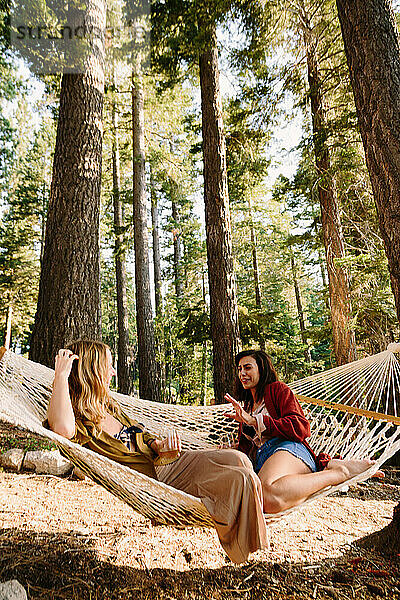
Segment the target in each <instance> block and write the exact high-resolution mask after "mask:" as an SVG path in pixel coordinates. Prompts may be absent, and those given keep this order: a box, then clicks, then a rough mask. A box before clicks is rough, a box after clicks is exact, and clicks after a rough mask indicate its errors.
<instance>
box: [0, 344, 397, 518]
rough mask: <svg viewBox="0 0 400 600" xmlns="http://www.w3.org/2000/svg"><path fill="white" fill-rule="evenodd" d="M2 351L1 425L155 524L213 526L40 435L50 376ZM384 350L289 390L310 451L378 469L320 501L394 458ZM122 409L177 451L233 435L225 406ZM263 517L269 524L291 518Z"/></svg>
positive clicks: (142, 403)
mask: <svg viewBox="0 0 400 600" xmlns="http://www.w3.org/2000/svg"><path fill="white" fill-rule="evenodd" d="M2 350H3V352H4V349H0V420H3V421H7V422H8V423H11V424H13V425H18V426H20V427H23V428H24V429H27V430H29V431H31V432H34V433H37V434H40V435H43V436H46V437H48V438H50V439H51V440H53V441H55V442H56V443H57V445H58V446H59V447H60V448H61V449H62V451H63V453H64V454H66V455H67V456H68V458H69V459H70V460H71V462H73V463H74V464H75V465H77V466H78V467H79V468H80V469H81V470H82V471H83V472H84V473H85V474H86V475H88V476H89V477H91V478H92V479H93V480H94V481H96V482H97V483H99V484H100V485H102V486H104V487H105V488H106V489H107V490H109V491H110V492H112V493H113V494H115V495H116V496H118V497H119V498H121V499H122V500H123V501H125V502H126V503H127V504H129V505H130V506H131V507H132V508H134V509H135V510H137V511H138V512H140V513H141V514H143V515H144V516H145V517H148V518H150V519H152V520H153V521H156V522H158V523H160V524H164V525H175V526H178V527H185V526H211V527H212V526H213V521H212V519H211V517H210V515H209V513H208V511H207V510H206V508H205V507H204V505H203V504H202V503H201V502H200V500H199V499H198V498H195V497H193V496H190V495H188V494H186V493H184V492H181V491H180V490H176V489H174V488H172V487H169V486H167V485H165V484H163V483H161V482H159V481H156V480H154V479H151V478H149V477H147V476H145V475H142V474H140V473H137V472H136V471H133V470H132V469H130V468H129V467H126V466H123V465H120V464H118V463H115V462H114V461H112V460H110V459H108V458H106V457H104V456H101V455H100V454H97V453H95V452H92V451H91V450H88V449H86V448H84V447H83V446H80V445H78V444H74V443H72V442H71V441H69V440H67V439H66V438H64V437H62V436H59V435H57V434H56V433H53V432H52V431H49V430H47V429H45V428H44V427H43V426H42V424H41V423H42V421H43V420H44V418H45V415H46V409H47V403H48V400H49V397H50V394H51V384H52V381H53V377H54V371H53V370H52V369H49V368H47V367H44V366H42V365H40V364H38V363H34V362H32V361H29V360H27V359H26V358H23V357H22V356H19V355H16V354H14V353H13V352H11V351H6V352H4V355H3V358H2V359H1V354H2ZM393 351H396V352H397V351H400V345H399V344H394V345H393V344H391V345H390V346H389V347H388V350H386V351H385V352H382V353H380V354H377V355H375V356H371V357H368V358H365V359H362V360H359V361H356V362H353V363H349V364H347V365H344V366H341V367H337V368H336V369H332V370H330V371H326V372H324V373H321V374H317V375H313V376H311V377H307V378H306V379H302V380H300V381H297V382H295V383H292V384H291V385H290V387H291V388H292V390H293V391H294V392H295V394H296V395H297V397H298V398H299V400H300V401H301V403H302V406H303V409H304V411H305V413H306V416H307V418H308V419H309V420H310V422H311V432H312V433H311V438H310V440H309V442H310V445H311V447H312V448H313V450H314V451H315V452H316V453H317V454H318V453H319V452H320V451H323V452H327V453H329V454H330V455H331V456H334V455H335V454H340V455H341V456H342V457H343V458H366V457H369V458H375V459H376V463H375V464H374V465H373V466H371V468H369V469H368V471H365V472H364V473H362V474H360V475H358V476H356V477H353V478H352V479H350V480H348V481H346V482H344V483H342V484H340V485H337V486H333V487H329V488H325V489H324V490H322V491H320V492H318V493H316V494H313V495H312V496H310V498H308V499H307V500H306V501H305V502H304V503H303V504H302V505H301V506H304V505H305V504H308V503H309V502H311V501H312V500H313V499H315V498H316V497H320V496H326V495H327V494H330V493H332V492H334V491H337V490H339V489H341V488H343V487H344V486H347V485H348V484H349V483H355V482H357V481H362V480H364V479H367V478H368V477H370V476H371V475H372V474H373V473H374V472H376V471H377V470H378V468H379V467H380V466H381V465H382V464H383V463H384V462H385V461H387V460H388V459H389V458H390V457H391V456H393V455H394V454H395V453H396V452H397V451H398V450H400V416H399V415H400V363H399V362H398V360H397V359H396V358H395V356H394V354H393ZM113 396H114V397H115V398H116V399H117V400H118V402H119V403H120V406H121V408H122V409H123V411H124V412H125V413H127V414H128V415H129V416H130V417H132V418H134V419H136V420H137V421H139V423H141V424H142V425H144V427H145V428H146V430H148V431H149V432H151V433H154V434H156V435H157V436H162V435H163V434H164V433H165V431H166V430H168V429H171V428H175V429H176V430H177V431H178V432H179V434H180V436H181V438H182V446H183V449H200V448H214V449H215V447H216V446H218V445H219V444H220V443H221V442H224V441H225V440H226V439H228V438H229V437H230V438H232V436H233V435H234V434H235V433H236V430H237V425H236V423H233V422H230V421H229V420H228V419H226V418H225V417H224V416H223V413H224V412H225V411H226V410H227V405H217V406H205V407H203V406H183V405H173V404H163V403H158V402H151V401H149V400H141V399H138V398H133V397H128V396H124V395H122V394H117V393H113ZM298 508H299V507H294V508H291V509H288V510H286V511H284V512H282V513H279V514H274V515H266V520H267V522H268V523H272V522H274V521H276V520H278V519H279V518H281V517H282V516H285V515H287V514H289V513H290V512H292V511H294V510H297V509H298Z"/></svg>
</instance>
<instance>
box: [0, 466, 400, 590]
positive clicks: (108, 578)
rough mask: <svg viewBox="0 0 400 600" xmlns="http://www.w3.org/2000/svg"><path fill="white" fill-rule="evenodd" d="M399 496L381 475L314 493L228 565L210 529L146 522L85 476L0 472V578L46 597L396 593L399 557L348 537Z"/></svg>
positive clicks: (367, 528) (365, 528)
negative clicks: (242, 558)
mask: <svg viewBox="0 0 400 600" xmlns="http://www.w3.org/2000/svg"><path fill="white" fill-rule="evenodd" d="M398 501H399V487H398V486H396V485H394V484H388V483H385V484H382V483H380V482H376V483H372V482H371V483H368V484H364V485H359V486H358V487H357V488H352V490H351V491H350V494H348V495H347V496H336V497H331V498H328V499H321V500H318V501H316V502H315V503H314V504H313V505H312V506H311V507H309V508H307V509H305V510H304V511H303V512H298V513H296V514H294V515H292V516H291V517H290V518H288V520H287V521H282V522H280V523H279V525H276V526H275V527H274V528H273V529H272V531H271V548H270V550H269V551H267V550H265V551H263V552H258V553H256V554H254V555H253V556H252V558H251V560H250V561H249V562H248V563H246V564H244V565H241V566H234V565H232V563H230V562H229V561H228V560H227V559H226V557H225V554H224V552H223V551H222V549H221V547H220V545H219V543H218V538H217V536H216V534H215V531H213V530H206V529H200V528H199V529H198V528H187V529H184V530H178V529H175V528H172V527H155V526H152V525H151V523H150V522H149V521H148V520H146V519H145V518H143V517H142V516H140V515H138V514H137V513H135V512H134V511H132V510H131V509H130V508H129V507H128V506H126V505H125V504H123V503H122V502H121V501H120V500H118V499H117V498H115V497H113V496H112V495H110V494H109V493H108V492H107V491H105V490H104V489H103V488H101V487H99V486H97V485H96V484H94V483H92V482H91V481H88V480H85V481H73V480H70V479H60V478H58V477H51V476H43V475H34V474H26V473H25V474H14V473H6V472H1V473H0V526H1V531H0V581H5V580H8V579H14V578H16V579H18V580H19V581H20V582H21V583H22V584H23V585H24V586H25V588H26V589H27V590H28V595H29V598H35V599H43V600H44V599H46V600H47V599H68V600H117V599H120V600H125V599H126V600H129V599H133V598H135V599H136V598H138V599H141V600H156V599H157V600H181V599H190V600H208V599H213V600H214V599H215V600H234V599H239V598H240V599H241V598H243V599H246V600H247V599H248V600H263V599H272V598H274V599H278V600H279V599H286V600H289V599H296V600H308V599H310V600H311V599H320V598H321V599H323V598H338V599H340V600H345V599H346V600H347V599H349V600H350V599H351V600H352V599H354V598H356V599H357V600H363V599H370V598H390V599H392V598H400V583H399V574H400V561H399V556H397V557H392V558H391V559H387V558H383V557H381V556H379V555H377V554H374V553H368V552H366V551H364V550H360V549H357V547H355V546H354V545H353V542H354V541H355V540H356V539H358V538H360V537H363V536H364V535H366V534H368V533H370V532H372V531H376V530H378V529H381V528H382V527H384V526H385V525H387V524H388V523H389V521H390V519H391V515H392V512H393V507H394V506H395V505H396V503H397V502H398Z"/></svg>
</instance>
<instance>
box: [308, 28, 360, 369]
mask: <svg viewBox="0 0 400 600" xmlns="http://www.w3.org/2000/svg"><path fill="white" fill-rule="evenodd" d="M304 41H305V47H306V54H307V74H308V83H309V95H310V101H311V114H312V126H313V141H314V152H315V164H316V169H317V173H318V196H319V201H320V205H321V222H322V235H323V241H324V246H325V253H326V265H327V270H328V281H329V296H330V309H331V322H332V336H333V345H334V351H335V357H336V363H337V364H338V365H343V364H346V363H348V362H351V361H353V360H356V346H355V336H354V332H353V331H352V330H351V312H352V311H351V301H350V289H349V280H348V276H347V272H346V269H345V268H344V267H341V266H339V265H337V264H336V262H335V261H336V259H341V258H344V256H345V252H344V241H343V232H342V225H341V219H340V211H339V204H338V199H337V194H336V190H335V186H334V182H333V178H332V174H331V162H330V155H329V150H328V147H327V144H326V135H327V134H326V126H325V113H324V108H323V101H322V97H321V82H320V76H319V71H318V64H317V61H316V48H315V44H314V43H313V40H312V31H311V29H310V30H306V31H305V33H304Z"/></svg>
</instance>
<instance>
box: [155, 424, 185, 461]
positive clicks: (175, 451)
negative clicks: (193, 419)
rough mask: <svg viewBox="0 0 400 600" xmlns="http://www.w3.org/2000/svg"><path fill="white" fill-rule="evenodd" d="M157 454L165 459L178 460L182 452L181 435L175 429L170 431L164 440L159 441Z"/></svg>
mask: <svg viewBox="0 0 400 600" xmlns="http://www.w3.org/2000/svg"><path fill="white" fill-rule="evenodd" d="M155 450H156V452H157V454H158V455H159V456H161V457H163V458H176V457H178V456H179V454H180V453H181V450H182V444H181V438H180V437H179V433H178V432H177V431H175V429H173V430H172V431H169V432H168V433H167V435H166V437H165V438H164V439H163V440H157V445H156V449H155Z"/></svg>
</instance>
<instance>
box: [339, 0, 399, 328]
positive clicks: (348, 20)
mask: <svg viewBox="0 0 400 600" xmlns="http://www.w3.org/2000/svg"><path fill="white" fill-rule="evenodd" d="M337 8H338V13H339V20H340V25H341V29H342V35H343V42H344V48H345V52H346V57H347V63H348V66H349V71H350V80H351V85H352V88H353V92H354V99H355V104H356V110H357V116H358V122H359V126H360V132H361V137H362V141H363V145H364V150H365V158H366V162H367V167H368V171H369V175H370V178H371V184H372V190H373V194H374V199H375V204H376V209H377V213H378V219H379V227H380V232H381V235H382V238H383V243H384V246H385V252H386V255H387V259H388V263H389V272H390V280H391V285H392V290H393V294H394V298H395V303H396V309H397V316H398V318H399V319H400V260H399V256H400V41H399V32H398V29H397V25H396V21H395V17H394V13H393V9H392V6H391V2H389V0H368V2H365V1H363V2H362V1H361V0H353V1H352V2H345V1H344V0H337Z"/></svg>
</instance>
